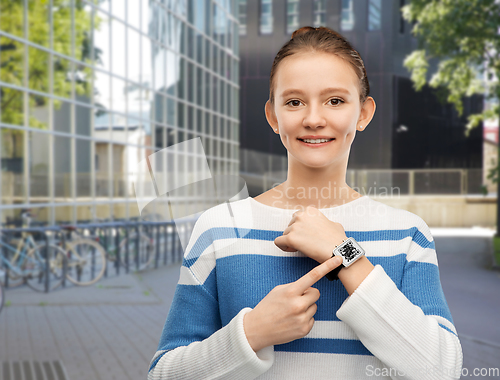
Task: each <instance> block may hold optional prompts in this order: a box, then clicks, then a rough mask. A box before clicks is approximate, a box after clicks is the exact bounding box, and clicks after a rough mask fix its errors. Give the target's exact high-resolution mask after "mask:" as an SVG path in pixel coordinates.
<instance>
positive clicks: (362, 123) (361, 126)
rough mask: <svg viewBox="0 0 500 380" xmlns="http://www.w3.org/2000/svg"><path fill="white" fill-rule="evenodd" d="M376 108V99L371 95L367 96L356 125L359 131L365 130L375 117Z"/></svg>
mask: <svg viewBox="0 0 500 380" xmlns="http://www.w3.org/2000/svg"><path fill="white" fill-rule="evenodd" d="M376 108H377V106H376V105H375V100H374V99H373V98H372V97H371V96H369V97H367V98H366V100H365V102H364V103H363V105H362V107H361V113H360V115H359V119H358V124H357V125H356V130H357V131H364V130H365V129H366V127H367V126H368V124H370V121H372V119H373V115H374V114H375V109H376Z"/></svg>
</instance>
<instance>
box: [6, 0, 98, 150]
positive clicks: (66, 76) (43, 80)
mask: <svg viewBox="0 0 500 380" xmlns="http://www.w3.org/2000/svg"><path fill="white" fill-rule="evenodd" d="M71 12H74V20H75V25H74V31H75V32H74V36H72V33H71V30H72V26H71ZM26 14H27V19H26V20H25V19H24V15H25V12H24V1H22V0H0V28H1V30H2V31H3V32H5V33H8V34H9V35H12V36H15V37H20V38H24V37H26V36H25V33H24V30H25V25H26V29H27V33H28V35H27V38H28V40H29V41H30V42H32V43H34V44H37V45H40V46H42V47H45V48H49V47H50V46H49V43H50V40H49V39H50V32H51V31H50V26H51V25H50V23H49V19H50V18H52V33H53V48H54V50H55V51H57V52H58V53H61V54H63V55H66V56H68V57H71V56H72V39H74V46H75V53H74V54H75V55H74V58H76V59H77V60H79V61H82V62H86V63H90V59H91V57H90V49H89V46H90V43H91V34H90V33H91V32H92V30H91V14H90V13H89V12H88V11H87V10H86V9H85V8H84V4H83V3H82V2H81V1H80V0H77V1H75V4H74V7H73V9H72V7H71V2H69V1H67V0H53V1H52V7H50V2H49V1H48V0H36V1H35V0H29V1H28V9H27V12H26ZM95 22H97V23H98V20H96V21H95ZM94 27H97V25H94ZM52 59H53V60H52V65H53V79H52V86H53V87H52V90H53V93H54V94H55V95H57V96H59V97H63V98H70V97H71V93H72V81H71V78H72V76H73V77H74V78H75V92H76V93H78V94H80V95H87V96H89V95H90V91H91V90H92V88H91V87H92V86H91V80H90V79H91V75H92V72H91V70H90V69H89V68H88V67H87V66H85V65H74V64H73V63H72V62H71V61H70V60H68V59H64V58H61V57H59V56H58V55H53V58H52ZM25 60H26V61H25ZM49 64H50V61H49V53H47V52H46V51H45V50H43V49H37V48H36V47H31V46H27V45H25V44H23V43H22V42H20V41H18V40H17V39H15V38H10V37H9V36H6V35H4V34H2V35H0V80H2V81H3V82H6V83H8V84H11V85H14V86H18V87H24V86H26V87H28V88H29V89H31V90H33V91H36V92H37V93H49V92H50V91H49V90H50V78H49ZM25 67H26V68H27V69H25ZM26 73H27V75H26V77H25V74H26ZM37 93H31V94H30V95H29V96H28V104H27V108H28V109H30V108H35V107H43V106H46V105H47V100H48V98H46V97H44V96H42V95H39V94H37ZM60 105H61V102H60V101H59V100H57V99H55V100H54V107H55V108H56V109H57V108H59V107H60ZM0 107H1V114H0V115H1V121H2V122H3V123H6V124H13V125H25V119H24V94H23V91H20V90H17V89H16V88H12V87H8V86H2V87H1V88H0ZM28 123H29V126H31V127H34V128H40V129H43V128H46V125H45V123H44V122H42V121H40V120H38V119H37V118H36V117H34V116H33V115H30V116H29V117H28ZM21 133H22V132H21ZM19 135H20V132H17V131H15V130H8V129H2V140H3V141H4V142H5V144H3V145H4V146H3V149H4V150H6V152H5V156H8V157H17V156H18V155H19V153H16V147H20V146H22V144H20V142H19V141H18V140H19ZM20 154H21V155H22V153H20Z"/></svg>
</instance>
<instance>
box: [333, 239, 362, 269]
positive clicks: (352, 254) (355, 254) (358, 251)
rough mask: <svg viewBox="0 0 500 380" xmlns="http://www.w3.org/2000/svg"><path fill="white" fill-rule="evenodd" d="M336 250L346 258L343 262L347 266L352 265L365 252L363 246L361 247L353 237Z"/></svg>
mask: <svg viewBox="0 0 500 380" xmlns="http://www.w3.org/2000/svg"><path fill="white" fill-rule="evenodd" d="M336 251H337V252H338V254H340V256H342V258H343V259H344V263H343V264H344V266H345V267H348V266H349V265H351V264H352V263H353V262H355V261H356V260H357V259H358V258H359V257H360V256H362V255H364V253H365V252H364V251H363V248H361V247H360V246H359V244H358V243H357V242H356V241H355V240H353V239H352V238H349V239H347V240H346V241H345V242H344V243H342V244H341V245H340V246H339V247H337V248H336Z"/></svg>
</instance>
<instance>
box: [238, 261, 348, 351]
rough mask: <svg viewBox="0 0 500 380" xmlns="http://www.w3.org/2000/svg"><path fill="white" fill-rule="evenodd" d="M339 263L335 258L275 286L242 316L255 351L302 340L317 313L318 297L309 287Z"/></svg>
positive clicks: (317, 291) (247, 335)
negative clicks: (299, 276) (294, 278)
mask: <svg viewBox="0 0 500 380" xmlns="http://www.w3.org/2000/svg"><path fill="white" fill-rule="evenodd" d="M341 262H342V260H341V259H340V258H339V257H334V258H332V259H330V260H326V261H325V262H324V263H323V264H321V265H318V266H317V267H316V268H314V269H313V270H311V271H310V272H309V273H307V274H305V275H304V276H302V277H301V278H299V279H298V280H297V281H295V282H292V283H289V284H284V285H278V286H276V287H275V288H274V289H273V290H271V291H270V292H269V293H268V294H267V295H266V296H265V297H264V298H263V299H262V301H260V302H259V303H258V304H257V306H255V308H254V309H253V310H252V311H250V312H248V313H247V314H245V316H244V318H243V327H244V330H245V335H246V337H247V340H248V343H249V344H250V346H251V347H252V349H253V350H254V351H255V352H257V351H259V350H261V349H263V348H264V347H267V346H272V345H275V344H282V343H288V342H291V341H293V340H295V339H299V338H302V337H304V336H306V335H307V334H308V333H309V331H311V329H312V327H313V324H314V318H313V316H314V314H316V310H317V306H316V303H315V302H316V301H317V300H318V299H319V295H320V294H319V290H318V289H316V288H313V287H312V285H314V284H315V283H316V282H318V281H319V280H320V279H321V278H322V277H323V276H324V275H325V274H327V273H328V272H330V271H332V270H333V269H335V268H336V267H338V266H339V265H340V264H341Z"/></svg>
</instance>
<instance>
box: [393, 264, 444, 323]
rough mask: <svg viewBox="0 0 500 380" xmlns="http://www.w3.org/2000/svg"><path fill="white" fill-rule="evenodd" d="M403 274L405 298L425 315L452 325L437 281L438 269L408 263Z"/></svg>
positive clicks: (430, 265)
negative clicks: (435, 316) (436, 317)
mask: <svg viewBox="0 0 500 380" xmlns="http://www.w3.org/2000/svg"><path fill="white" fill-rule="evenodd" d="M384 269H385V268H384ZM404 273H405V275H404V277H403V282H402V284H401V291H402V292H403V293H404V294H405V295H406V297H407V298H408V299H409V300H410V301H411V302H412V303H413V304H414V305H417V306H419V307H420V308H421V309H422V310H423V312H424V313H425V314H426V315H438V316H440V317H443V318H445V319H446V320H448V321H449V322H450V323H451V324H453V319H452V317H451V313H450V310H449V309H448V304H447V303H446V299H445V297H444V293H443V289H442V287H441V281H440V280H439V269H438V267H437V266H436V265H433V264H428V263H419V262H418V261H410V262H407V263H406V264H405V269H404Z"/></svg>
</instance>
